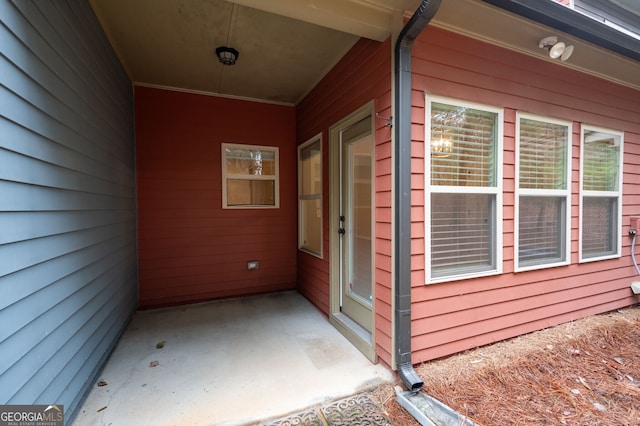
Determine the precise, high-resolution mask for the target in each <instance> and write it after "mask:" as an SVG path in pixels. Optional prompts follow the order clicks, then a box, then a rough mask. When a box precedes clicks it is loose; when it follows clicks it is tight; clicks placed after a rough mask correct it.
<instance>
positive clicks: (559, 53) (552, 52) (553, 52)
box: [538, 36, 573, 62]
mask: <svg viewBox="0 0 640 426" xmlns="http://www.w3.org/2000/svg"><path fill="white" fill-rule="evenodd" d="M538 47H539V48H541V49H547V51H548V52H549V57H550V58H551V59H558V58H560V60H561V61H562V62H564V61H566V60H567V59H569V57H570V56H571V54H572V53H573V46H567V45H566V44H565V43H563V42H561V41H560V42H559V41H558V37H555V36H551V37H545V38H543V39H542V40H540V43H538Z"/></svg>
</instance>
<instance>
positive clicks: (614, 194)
mask: <svg viewBox="0 0 640 426" xmlns="http://www.w3.org/2000/svg"><path fill="white" fill-rule="evenodd" d="M587 131H594V132H601V133H607V134H610V135H612V136H614V137H617V138H618V140H619V141H620V148H619V149H620V155H619V158H618V182H617V186H618V189H617V191H591V190H584V189H583V182H584V138H585V132H587ZM623 167H624V132H620V131H616V130H611V129H606V128H603V127H597V126H591V125H587V124H583V125H582V129H581V130H580V214H579V219H578V221H579V222H578V223H579V233H578V235H579V236H578V239H579V241H578V253H579V261H580V263H586V262H596V261H599V260H606V259H616V258H619V257H621V256H622V184H623V174H624V173H623V172H624V170H623ZM585 197H603V198H617V205H616V210H617V211H616V215H615V220H616V224H615V226H616V229H617V233H618V235H617V241H616V252H615V253H612V254H608V255H602V256H594V257H587V258H585V257H584V256H583V252H582V234H583V232H582V231H583V229H582V227H583V225H582V222H583V214H584V211H583V210H584V209H583V201H584V198H585Z"/></svg>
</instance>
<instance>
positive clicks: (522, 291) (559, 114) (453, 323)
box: [412, 27, 640, 363]
mask: <svg viewBox="0 0 640 426" xmlns="http://www.w3.org/2000/svg"><path fill="white" fill-rule="evenodd" d="M413 55H414V60H413V91H414V92H413V96H412V99H413V100H412V102H413V117H412V120H413V134H412V138H413V139H414V144H413V145H414V150H413V152H412V155H413V157H414V161H413V164H414V169H413V175H414V179H413V182H414V188H413V193H412V203H413V205H412V221H413V227H412V229H413V232H412V238H413V243H414V244H413V245H412V247H413V249H412V286H413V292H412V301H413V306H412V317H413V322H412V332H413V341H412V349H413V355H414V356H413V361H414V362H416V363H417V362H421V361H425V360H429V359H434V358H438V357H442V356H445V355H449V354H452V353H455V352H459V351H462V350H465V349H468V348H472V347H476V346H480V345H484V344H488V343H492V342H494V341H497V340H502V339H506V338H510V337H514V336H517V335H520V334H523V333H527V332H530V331H534V330H538V329H542V328H545V327H548V326H552V325H555V324H559V323H562V322H567V321H571V320H574V319H577V318H581V317H584V316H587V315H591V314H596V313H601V312H606V311H609V310H613V309H617V308H621V307H625V306H629V305H631V304H634V303H638V301H639V299H638V297H637V296H633V295H632V293H631V290H630V288H629V285H630V283H631V281H632V280H633V279H635V278H636V276H635V275H636V274H635V270H634V268H633V266H632V262H631V258H630V256H629V254H630V242H631V239H630V238H628V237H627V233H628V230H629V216H630V215H632V214H634V215H637V214H639V213H640V184H639V183H640V92H639V91H638V90H633V89H631V88H628V87H623V86H620V85H617V84H614V83H612V82H608V81H605V80H603V79H600V78H597V77H594V76H589V75H587V74H584V73H580V72H577V71H574V70H571V69H568V68H565V67H561V66H559V64H558V63H555V62H551V61H549V60H542V59H537V58H533V57H529V56H525V55H522V54H519V53H515V52H510V51H507V50H505V49H502V48H500V47H496V46H493V45H489V44H487V43H483V42H481V41H477V40H472V39H469V38H467V37H464V36H461V35H457V34H453V33H450V32H447V31H445V30H442V29H437V28H434V27H427V29H426V30H425V31H424V32H423V33H422V35H421V36H420V37H419V39H418V40H417V41H416V44H415V45H414V50H413ZM425 93H431V94H434V95H440V96H447V97H451V98H455V99H460V100H466V101H471V102H478V103H482V104H486V105H491V106H495V107H502V108H504V112H505V114H504V116H505V125H504V164H503V170H504V181H503V195H504V207H503V231H504V236H503V253H504V262H503V271H504V274H502V275H500V276H491V277H486V278H479V279H468V280H458V281H451V282H446V283H440V284H430V285H425V257H424V251H425V249H424V236H425V232H426V230H425V229H424V198H425V196H426V194H425V187H424V160H425V158H424V157H425V156H424V148H425V147H424V143H425V141H424V135H425V116H424V108H425V96H424V94H425ZM516 111H524V112H529V113H534V114H539V115H543V116H548V117H551V118H559V119H564V120H568V121H571V122H573V139H572V142H573V173H572V186H571V190H572V206H571V214H572V221H571V240H572V243H571V265H569V266H562V267H554V268H547V269H541V270H536V271H528V272H518V273H514V272H513V270H514V266H513V265H514V263H513V254H514V250H513V244H514V238H513V227H514V187H515V176H514V173H515V116H516ZM583 123H584V124H590V125H596V126H600V127H605V128H610V129H612V130H618V131H624V137H625V141H624V175H623V176H624V188H623V219H622V224H621V225H622V226H621V232H622V235H623V237H622V238H623V240H622V241H623V250H622V257H621V258H620V259H613V260H603V261H596V262H591V263H584V264H579V263H578V237H579V236H578V214H579V192H578V191H579V164H580V161H579V155H580V152H579V151H580V129H581V125H582V124H583Z"/></svg>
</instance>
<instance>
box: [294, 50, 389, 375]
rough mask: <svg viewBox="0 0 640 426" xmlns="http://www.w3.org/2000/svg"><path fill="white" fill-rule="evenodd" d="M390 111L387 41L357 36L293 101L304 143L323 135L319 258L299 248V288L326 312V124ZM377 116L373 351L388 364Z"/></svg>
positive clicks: (383, 156)
mask: <svg viewBox="0 0 640 426" xmlns="http://www.w3.org/2000/svg"><path fill="white" fill-rule="evenodd" d="M372 99H373V100H374V101H375V111H376V112H378V113H379V114H380V115H383V116H390V115H391V112H390V110H391V43H390V41H386V42H384V43H378V42H375V41H371V40H364V39H362V40H360V41H359V42H357V43H356V44H355V46H354V47H353V48H352V49H351V51H350V52H349V53H347V55H345V57H344V58H343V59H342V60H341V61H340V62H339V63H338V64H337V65H336V66H335V67H334V68H333V69H332V70H331V71H330V72H329V73H328V74H327V76H326V77H325V78H324V79H323V80H322V81H321V82H320V83H319V84H318V85H317V86H316V87H315V88H314V89H313V91H311V92H310V93H309V95H308V96H307V97H306V98H305V99H304V100H303V101H302V102H301V103H300V104H299V105H298V106H297V108H296V119H297V138H298V143H303V142H304V141H306V140H308V139H309V138H311V137H313V136H314V135H316V134H318V133H320V132H322V134H323V147H322V149H323V169H324V170H323V189H322V190H323V221H324V225H323V232H324V238H323V243H324V248H323V251H324V253H323V259H318V258H316V257H313V256H310V255H308V254H307V253H304V252H299V253H298V280H299V281H298V288H299V291H300V292H301V293H303V294H304V295H305V296H306V297H307V298H309V299H310V300H311V301H312V302H313V303H314V304H316V305H317V306H318V307H319V308H320V309H322V311H323V312H325V313H327V314H328V313H329V311H330V306H329V294H330V291H329V290H330V283H329V276H330V271H329V262H330V258H329V253H330V251H329V233H328V232H329V220H330V218H329V216H328V212H329V145H328V142H329V141H328V129H329V127H330V126H332V125H333V124H334V123H336V122H337V121H339V120H341V119H342V118H344V117H346V116H347V115H348V114H350V113H351V112H353V111H354V110H355V109H357V108H359V107H360V106H362V105H364V104H365V103H367V102H369V101H371V100H372ZM385 124H386V121H385V120H381V119H380V120H375V126H376V130H375V138H374V139H375V144H376V152H375V160H376V162H375V172H374V173H375V183H374V188H375V189H374V190H375V192H376V194H375V203H376V210H375V222H376V223H375V234H376V235H375V237H376V242H375V247H376V268H377V269H376V273H375V277H376V283H375V297H376V304H375V306H376V319H375V328H376V353H377V355H378V356H379V358H380V359H381V360H382V361H384V362H385V363H387V364H391V333H390V328H391V320H390V316H391V314H390V311H391V307H390V306H391V305H390V303H391V275H390V263H391V253H390V251H389V244H390V240H391V226H390V219H391V129H390V128H389V127H385Z"/></svg>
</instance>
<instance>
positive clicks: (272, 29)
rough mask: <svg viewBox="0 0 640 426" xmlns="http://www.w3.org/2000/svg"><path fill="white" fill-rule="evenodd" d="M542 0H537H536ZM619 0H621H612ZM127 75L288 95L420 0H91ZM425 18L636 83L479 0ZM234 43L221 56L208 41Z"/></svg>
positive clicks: (604, 57)
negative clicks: (554, 49)
mask: <svg viewBox="0 0 640 426" xmlns="http://www.w3.org/2000/svg"><path fill="white" fill-rule="evenodd" d="M540 1H543V0H540ZM617 1H623V0H617ZM634 1H636V0H634ZM90 2H91V5H92V6H93V9H94V10H95V12H96V15H97V17H98V19H99V20H100V22H101V24H102V26H103V28H104V30H105V32H106V34H107V36H108V37H109V39H110V41H111V44H112V45H113V47H114V49H115V50H116V53H117V54H118V56H119V58H120V60H121V62H122V63H123V65H124V67H125V69H126V70H127V72H128V73H129V77H130V78H131V80H132V81H133V82H135V83H137V84H144V85H153V86H163V87H172V88H179V89H186V90H193V91H202V92H208V93H213V94H220V95H227V96H235V97H242V98H250V99H258V100H264V101H268V102H276V103H285V104H295V103H297V102H298V101H300V100H301V99H302V98H303V97H304V95H305V94H306V93H308V91H309V90H310V89H311V88H313V87H314V86H315V84H316V83H317V82H318V81H319V80H320V79H321V78H322V77H323V76H324V75H325V74H326V72H327V71H328V70H329V69H331V67H333V65H335V63H336V62H337V61H338V60H339V59H340V58H341V57H342V56H344V54H345V53H346V52H347V51H348V50H349V49H350V48H351V47H352V46H353V44H354V43H355V42H356V41H357V40H358V39H359V38H360V37H366V38H370V39H373V40H379V41H382V40H385V39H386V38H387V37H389V36H390V35H392V34H393V33H397V32H398V31H399V29H400V28H401V25H402V19H403V15H404V14H406V13H409V14H410V13H413V11H414V9H415V8H416V7H417V6H418V5H419V3H420V1H419V0H322V1H318V0H269V1H267V0H234V1H233V2H231V1H226V0H162V1H158V0H90ZM432 25H436V26H440V27H443V28H446V29H449V30H452V31H456V32H460V33H463V34H468V35H471V36H473V37H477V38H481V39H483V40H486V41H488V42H490V43H494V44H498V45H502V46H505V47H507V48H510V49H513V50H517V51H520V52H522V53H525V54H528V55H533V56H539V57H541V58H544V59H545V60H548V58H547V57H546V53H545V52H544V51H542V50H541V49H539V48H538V46H537V44H538V41H539V40H540V39H541V38H542V37H545V36H547V35H559V36H561V37H562V39H563V40H567V41H568V42H569V43H570V44H574V45H575V46H576V50H575V52H574V54H573V56H572V57H571V59H570V60H569V61H567V63H565V64H563V66H569V67H573V68H577V69H580V70H584V71H588V72H590V73H592V74H597V75H601V76H605V77H606V78H609V79H613V80H615V81H618V82H620V83H622V84H626V85H629V86H632V87H636V88H640V73H639V72H638V63H637V62H635V61H632V60H630V59H627V58H623V57H620V56H618V55H615V54H612V53H609V52H606V51H604V50H602V49H600V48H596V47H594V46H591V45H589V44H587V43H585V42H582V41H580V40H577V39H575V38H572V37H568V36H565V35H562V34H560V33H559V32H558V31H553V30H550V29H548V28H545V27H543V26H541V25H539V24H535V23H533V22H531V21H528V20H525V19H524V18H520V17H516V16H514V15H511V14H509V13H507V12H505V11H502V10H499V9H496V8H494V7H493V6H490V5H488V4H487V3H484V2H482V1H480V0H443V2H442V6H441V8H440V10H439V11H438V13H437V14H436V17H435V19H434V21H433V22H432ZM222 45H227V46H230V47H233V48H235V49H237V50H238V51H239V52H240V55H239V58H238V61H237V63H236V64H235V65H232V66H224V65H222V64H221V63H220V62H219V61H218V60H217V58H216V57H215V52H214V51H215V48H216V47H218V46H222Z"/></svg>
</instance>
